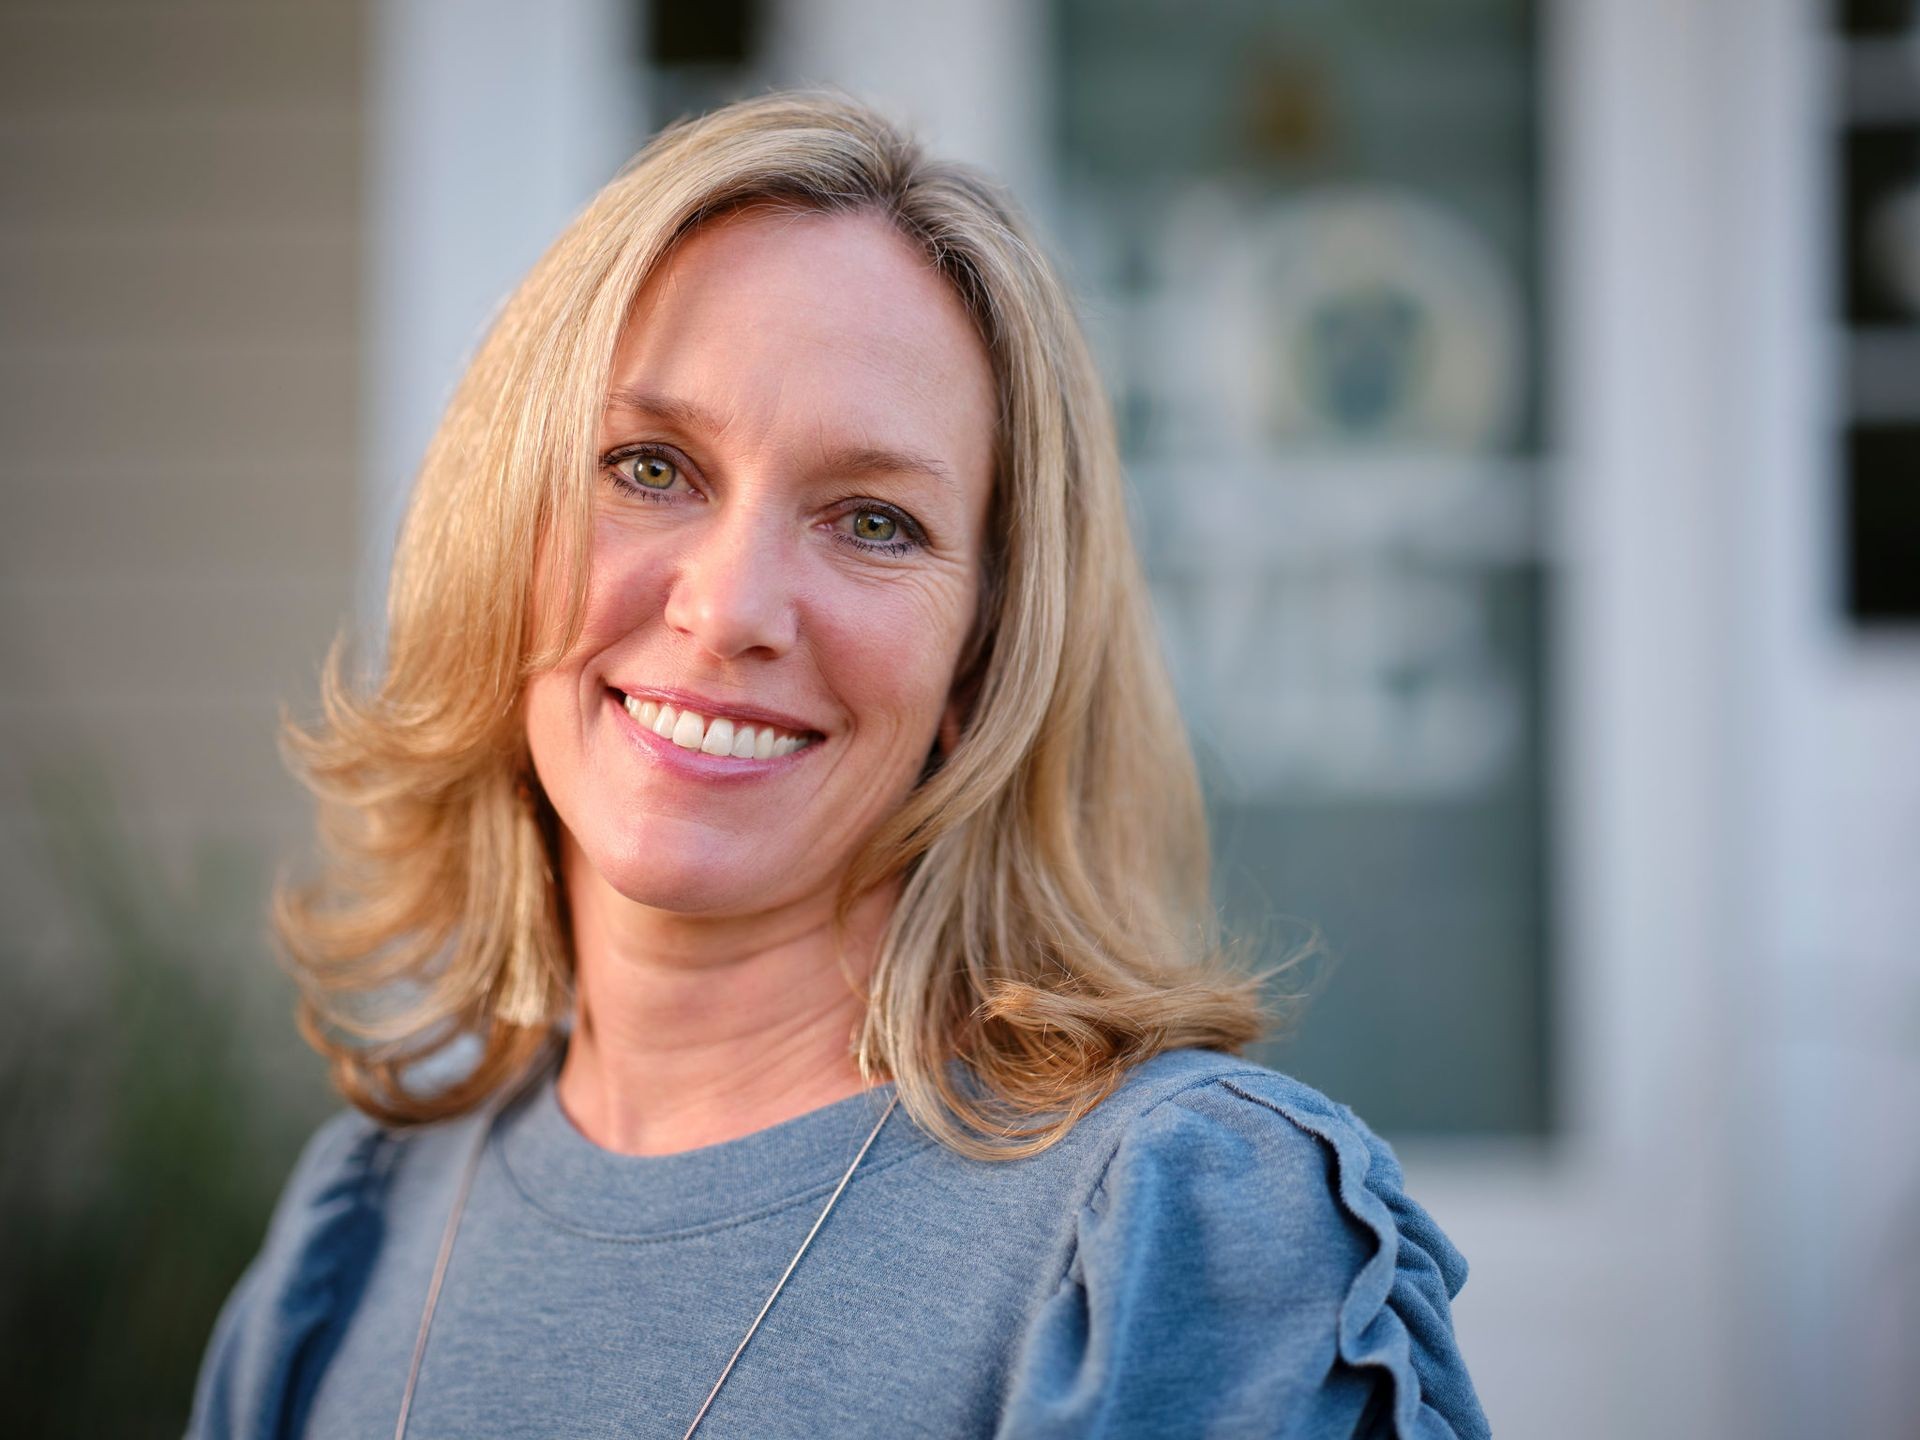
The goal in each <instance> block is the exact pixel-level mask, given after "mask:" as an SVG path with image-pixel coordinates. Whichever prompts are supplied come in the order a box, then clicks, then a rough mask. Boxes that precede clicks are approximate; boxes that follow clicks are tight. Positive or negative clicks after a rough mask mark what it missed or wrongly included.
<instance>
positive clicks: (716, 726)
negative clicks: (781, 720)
mask: <svg viewBox="0 0 1920 1440" xmlns="http://www.w3.org/2000/svg"><path fill="white" fill-rule="evenodd" d="M620 698H621V703H622V704H624V705H625V706H626V707H627V713H628V714H629V715H631V716H633V718H634V719H635V721H637V722H638V723H639V724H640V725H642V726H644V727H645V728H646V729H648V730H651V731H653V733H654V734H656V735H658V736H660V738H661V739H663V740H671V741H672V742H673V743H674V744H675V745H678V746H679V747H680V748H681V749H682V750H695V751H698V752H699V753H700V754H702V755H712V756H715V757H717V758H720V759H733V760H777V759H778V758H780V757H781V756H782V755H791V754H793V752H794V751H796V750H804V749H806V748H807V747H808V746H809V745H813V744H815V743H817V742H818V741H819V740H820V739H821V738H823V737H822V736H821V735H820V734H819V732H818V731H813V730H808V731H804V732H799V733H796V732H794V731H791V730H782V729H780V728H779V727H778V726H775V725H768V724H767V723H765V722H764V721H758V720H756V721H746V720H736V719H734V718H732V717H731V716H727V715H701V714H699V713H698V712H696V711H693V710H682V709H678V708H676V707H674V706H672V705H667V704H663V703H662V702H660V701H658V700H642V699H640V698H639V697H638V696H634V695H621V697H620Z"/></svg>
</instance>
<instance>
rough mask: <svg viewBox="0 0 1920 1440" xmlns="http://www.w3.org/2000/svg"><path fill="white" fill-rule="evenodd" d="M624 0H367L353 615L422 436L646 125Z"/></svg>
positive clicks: (366, 611)
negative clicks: (524, 283) (523, 284)
mask: <svg viewBox="0 0 1920 1440" xmlns="http://www.w3.org/2000/svg"><path fill="white" fill-rule="evenodd" d="M640 13H641V12H640V9H639V6H638V5H636V4H634V3H632V0H543V3H541V4H527V3H524V0H373V9H372V22H371V24H370V25H369V35H370V44H371V55H370V64H369V85H368V90H369V95H368V106H367V115H368V134H367V146H368V175H369V184H370V186H371V195H370V197H369V205H368V213H369V217H370V218H369V233H368V237H367V276H366V283H365V289H364V293H365V295H366V306H367V323H366V325H365V329H364V333H365V335H366V346H367V350H366V363H365V378H366V388H365V390H364V392H363V415H362V436H363V439H362V453H363V456H364V461H363V471H362V481H361V500H362V510H361V538H362V545H361V555H362V568H361V581H360V601H359V610H360V619H361V625H362V633H363V635H364V636H365V638H366V644H367V646H368V656H369V659H374V658H376V656H377V649H378V647H379V646H380V644H381V641H382V635H383V630H384V617H385V604H386V599H385V597H386V582H387V569H388V565H389V563H390V559H391V555H392V547H393V538H394V534H395V531H396V529H397V526H398V523H399V519H400V515H401V512H402V510H403V508H404V505H405V500H406V495H407V492H408V490H409V487H410V486H411V483H412V479H413V476H414V473H415V470H416V469H417V467H418V465H419V462H420V458H421V455H422V453H423V452H424V450H425V448H426V444H427V440H428V438H429V437H430V436H431V435H432V433H433V427H434V425H435V424H436V423H437V422H438V420H439V417H440V412H441V410H442V408H443V407H444V406H445V404H446V401H447V399H448V397H449V395H450V394H451V392H452V388H453V384H454V382H455V380H456V379H457V378H458V377H459V374H460V371H461V369H462V367H463V366H464V364H465V362H466V360H467V358H468V356H469V355H470V354H471V352H472V350H473V347H474V345H475V344H476V342H477V341H478V340H479V339H480V337H481V335H482V334H483V333H484V331H485V329H486V326H487V324H488V322H489V321H490V320H491V318H492V317H493V315H494V313H495V311H496V309H497V308H498V306H499V304H500V302H501V301H503V300H504V299H505V298H506V296H507V295H508V294H509V293H510V292H511V291H512V289H513V287H514V285H515V283H516V282H517V281H518V280H519V279H520V277H521V276H522V275H523V274H524V273H525V272H526V270H527V269H528V268H529V267H530V266H531V265H532V264H533V262H534V260H535V259H537V258H538V257H539V255H540V253H541V251H542V250H544V249H545V248H546V245H547V243H548V242H549V241H550V240H552V239H553V237H554V236H555V235H556V234H557V233H558V232H559V231H560V229H561V228H562V227H563V226H564V225H565V224H566V223H567V221H568V220H569V219H570V218H571V217H572V216H573V214H574V213H575V212H576V211H577V210H578V208H579V207H580V205H581V204H582V203H584V202H585V201H586V200H587V199H588V197H590V196H591V195H592V194H593V192H594V191H595V190H597V189H598V188H599V187H600V186H601V185H602V184H603V183H604V182H605V181H606V180H607V179H608V178H609V177H610V176H611V175H612V174H613V172H614V170H615V169H616V168H617V167H618V165H619V164H620V162H621V161H622V160H624V159H625V158H626V156H627V154H628V153H629V152H630V151H631V150H632V149H633V148H635V147H636V146H637V145H638V144H639V143H640V142H641V140H642V139H643V138H644V136H642V135H641V134H640V133H639V131H640V126H639V121H638V116H639V114H640V105H639V83H640V82H639V68H638V61H639V58H640V57H639V51H638V46H639V42H638V40H637V38H636V37H635V35H634V33H633V30H634V27H635V26H636V24H637V22H638V18H639V15H640Z"/></svg>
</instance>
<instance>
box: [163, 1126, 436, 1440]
mask: <svg viewBox="0 0 1920 1440" xmlns="http://www.w3.org/2000/svg"><path fill="white" fill-rule="evenodd" d="M464 1128H465V1127H464V1126H463V1125H459V1124H447V1125H439V1126H434V1127H430V1129H431V1130H433V1131H440V1132H444V1133H446V1134H447V1135H448V1137H449V1138H450V1137H451V1133H452V1132H453V1131H454V1130H456V1129H464ZM426 1133H427V1132H420V1138H422V1139H424V1138H426ZM413 1139H414V1136H412V1135H409V1134H408V1133H407V1132H402V1131H396V1130H392V1129H389V1128H387V1127H386V1126H383V1125H381V1124H379V1123H378V1122H377V1121H375V1120H373V1119H371V1118H369V1117H368V1116H366V1115H364V1114H362V1113H361V1112H360V1111H358V1110H355V1109H352V1108H343V1109H341V1110H338V1111H336V1112H335V1113H334V1114H333V1115H331V1116H329V1117H328V1118H327V1119H326V1120H325V1121H324V1122H322V1123H321V1124H320V1125H319V1126H318V1127H317V1128H316V1129H315V1130H314V1132H313V1133H312V1135H311V1136H309V1137H308V1139H307V1141H306V1143H305V1145H304V1146H303V1147H302V1149H301V1151H300V1156H299V1159H298V1160H297V1161H295V1163H294V1166H293V1169H292V1170H291V1171H290V1172H289V1174H288V1176H287V1179H286V1181H285V1183H284V1184H283V1185H282V1186H281V1190H280V1195H279V1198H278V1199H277V1200H276V1201H275V1203H274V1208H273V1214H272V1217H271V1218H270V1219H269V1221H268V1222H267V1231H266V1235H265V1238H264V1239H263V1240H262V1242H261V1245H260V1248H259V1250H258V1252H257V1253H256V1254H255V1256H254V1258H253V1260H252V1262H251V1263H250V1264H249V1265H248V1267H247V1269H246V1270H245V1271H244V1272H243V1273H242V1275H241V1277H240V1279H239V1281H238V1282H237V1283H236V1284H235V1285H234V1288H233V1290H232V1291H231V1292H230V1293H229V1294H228V1296H227V1299H226V1302H225V1304H224V1305H223V1306H222V1308H221V1311H220V1314H219V1317H218V1319H216V1320H215V1322H214V1327H213V1331H212V1334H211V1335H210V1337H209V1339H208V1342H207V1345H206V1349H205V1352H204V1354H203V1356H202V1359H201V1363H200V1372H199V1376H198V1379H197V1380H196V1382H195V1386H194V1397H193V1414H192V1418H191V1420H190V1422H189V1425H188V1430H187V1434H188V1435H189V1436H190V1437H193V1440H201V1437H214V1436H227V1435H252V1434H262V1435H264V1434H275V1433H280V1432H279V1429H278V1428H277V1427H278V1426H280V1425H281V1424H282V1423H283V1422H284V1419H285V1417H286V1416H287V1415H288V1414H289V1413H290V1412H289V1409H288V1407H290V1406H292V1407H295V1408H297V1406H298V1404H299V1400H298V1397H299V1396H301V1395H303V1394H304V1393H306V1390H307V1388H308V1385H309V1384H310V1381H311V1379H312V1374H311V1373H309V1372H310V1371H311V1372H317V1369H318V1367H320V1366H322V1365H324V1363H325V1359H326V1356H327V1355H328V1353H329V1348H330V1346H331V1344H332V1343H333V1340H334V1338H336V1337H337V1331H338V1329H339V1327H340V1323H341V1321H342V1320H343V1319H344V1317H345V1315H346V1314H347V1313H348V1312H349V1311H350V1309H351V1307H352V1306H353V1304H354V1303H355V1302H356V1299H357V1296H358V1291H359V1286H360V1284H361V1283H362V1281H363V1280H364V1278H365V1273H366V1270H367V1268H368V1267H369V1266H370V1265H371V1263H372V1260H373V1257H374V1255H375V1254H376V1252H377V1251H378V1249H379V1241H380V1234H381V1228H382V1225H383V1223H384V1216H383V1210H384V1205H385V1199H386V1194H387V1191H388V1188H389V1183H390V1181H391V1178H392V1176H393V1174H394V1171H395V1168H396V1166H397V1165H398V1163H399V1160H400V1158H401V1157H402V1155H404V1154H405V1153H407V1152H408V1151H409V1150H411V1149H413V1148H414V1146H413V1145H412V1143H411V1141H412V1140H413ZM275 1417H280V1418H275Z"/></svg>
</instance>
